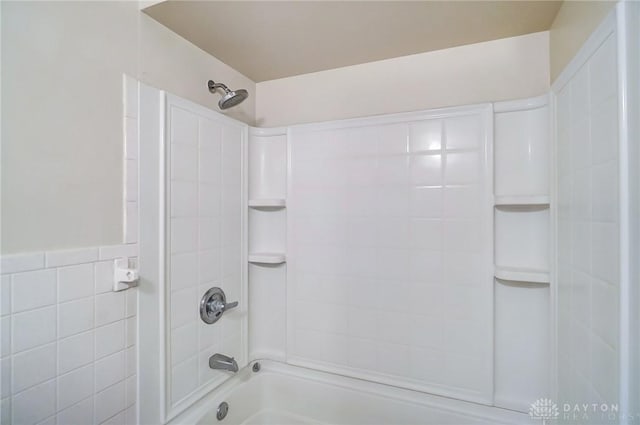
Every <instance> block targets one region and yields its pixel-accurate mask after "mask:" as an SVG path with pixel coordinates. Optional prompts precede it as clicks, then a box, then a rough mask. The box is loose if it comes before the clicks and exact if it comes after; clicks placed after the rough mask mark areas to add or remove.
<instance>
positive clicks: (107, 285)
mask: <svg viewBox="0 0 640 425" xmlns="http://www.w3.org/2000/svg"><path fill="white" fill-rule="evenodd" d="M94 266H95V287H94V293H95V294H103V293H105V292H111V291H112V290H113V276H114V275H113V268H114V264H113V260H107V261H100V262H97V263H95V265H94Z"/></svg>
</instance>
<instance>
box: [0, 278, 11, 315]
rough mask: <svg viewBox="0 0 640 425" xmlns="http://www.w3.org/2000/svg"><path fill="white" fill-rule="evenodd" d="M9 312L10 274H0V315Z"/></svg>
mask: <svg viewBox="0 0 640 425" xmlns="http://www.w3.org/2000/svg"><path fill="white" fill-rule="evenodd" d="M9 314H11V275H9V274H7V275H2V276H0V316H7V315H9Z"/></svg>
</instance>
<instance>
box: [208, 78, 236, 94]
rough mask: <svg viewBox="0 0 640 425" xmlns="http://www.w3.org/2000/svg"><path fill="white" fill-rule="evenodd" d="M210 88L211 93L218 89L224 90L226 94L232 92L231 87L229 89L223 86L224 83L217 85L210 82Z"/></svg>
mask: <svg viewBox="0 0 640 425" xmlns="http://www.w3.org/2000/svg"><path fill="white" fill-rule="evenodd" d="M208 86H209V91H210V92H211V93H213V92H215V91H216V90H217V89H222V90H224V91H225V93H230V92H231V90H229V87H227V86H226V85H224V84H222V83H216V82H214V81H213V80H209V83H208Z"/></svg>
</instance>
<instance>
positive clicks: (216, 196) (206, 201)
mask: <svg viewBox="0 0 640 425" xmlns="http://www.w3.org/2000/svg"><path fill="white" fill-rule="evenodd" d="M221 192H222V190H221V188H220V186H219V185H215V184H207V183H201V184H200V187H199V192H198V215H199V216H200V217H217V216H219V215H220V209H221V208H222V198H221Z"/></svg>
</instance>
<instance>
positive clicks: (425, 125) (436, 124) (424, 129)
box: [409, 120, 442, 152]
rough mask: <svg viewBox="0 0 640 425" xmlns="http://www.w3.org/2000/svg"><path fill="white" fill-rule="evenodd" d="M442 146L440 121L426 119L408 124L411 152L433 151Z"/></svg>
mask: <svg viewBox="0 0 640 425" xmlns="http://www.w3.org/2000/svg"><path fill="white" fill-rule="evenodd" d="M441 148H442V121H440V120H426V121H421V122H416V123H411V124H409V149H410V151H411V152H421V151H433V150H440V149H441Z"/></svg>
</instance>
